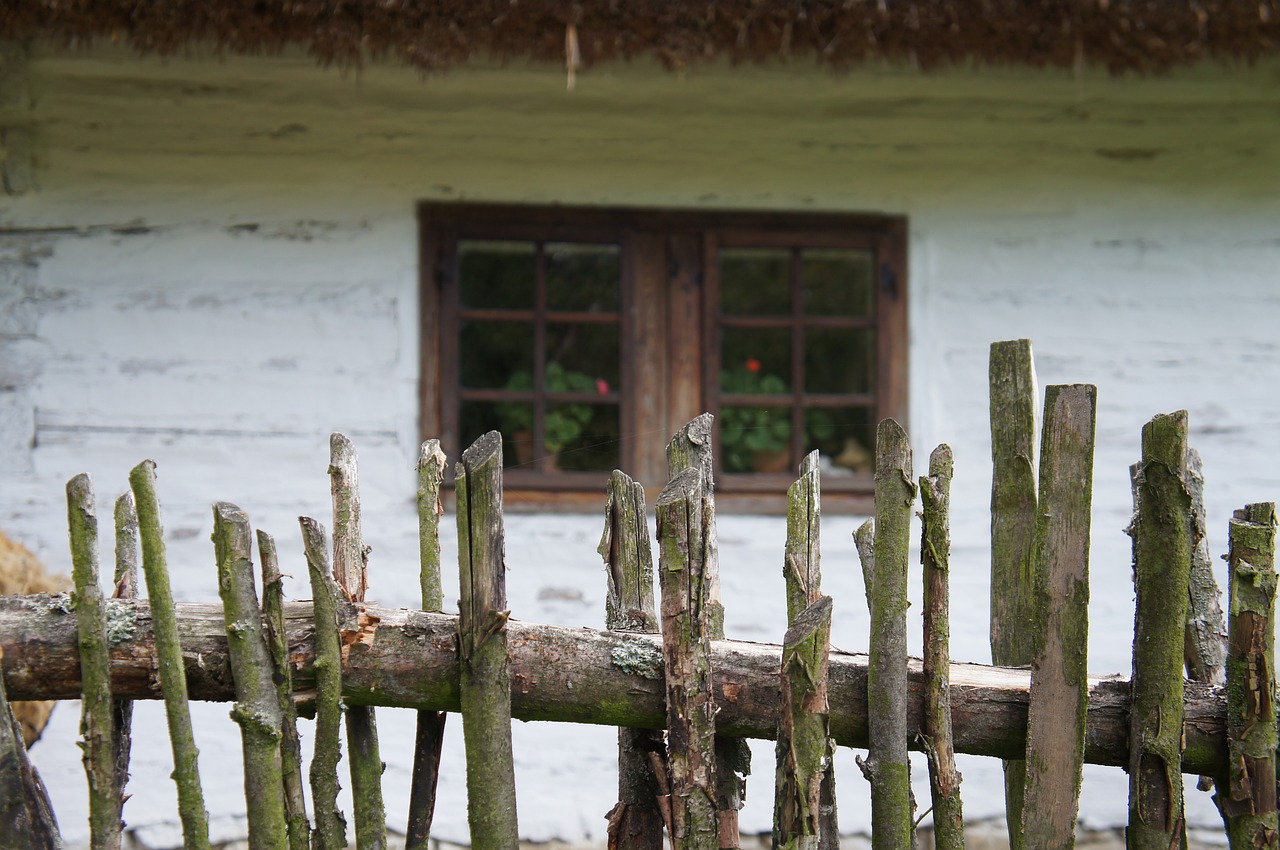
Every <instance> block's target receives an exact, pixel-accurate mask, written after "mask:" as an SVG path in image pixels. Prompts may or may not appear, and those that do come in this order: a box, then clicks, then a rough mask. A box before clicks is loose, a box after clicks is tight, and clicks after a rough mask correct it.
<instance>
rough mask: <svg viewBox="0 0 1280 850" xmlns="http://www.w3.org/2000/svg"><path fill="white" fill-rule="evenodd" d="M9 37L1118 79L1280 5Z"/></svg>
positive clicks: (767, 8)
mask: <svg viewBox="0 0 1280 850" xmlns="http://www.w3.org/2000/svg"><path fill="white" fill-rule="evenodd" d="M3 6H4V10H3V12H0V38H2V39H25V38H30V37H39V38H44V39H48V40H51V41H53V42H55V43H62V44H78V43H82V42H86V41H92V40H107V39H109V40H111V41H113V42H116V41H119V42H123V43H126V44H129V45H132V46H133V47H135V48H137V49H138V50H140V51H143V52H146V53H161V54H164V53H173V52H175V51H178V50H180V49H181V48H183V47H184V46H185V45H187V44H188V43H201V44H209V45H213V46H215V47H216V48H218V49H222V50H228V51H232V52H235V53H260V52H271V51H277V50H280V49H282V48H284V47H300V48H302V49H304V50H306V51H307V52H309V53H311V54H312V55H314V56H315V57H316V58H317V59H318V60H319V61H321V62H324V63H337V64H341V65H348V66H349V65H358V64H359V63H360V62H362V61H363V60H365V59H366V58H369V57H398V58H400V59H402V60H403V61H405V62H407V63H409V64H410V65H414V66H417V67H419V68H423V69H428V70H434V69H441V68H447V67H450V66H453V65H457V64H459V63H462V62H464V61H466V60H468V59H471V58H477V59H480V58H496V59H500V60H508V59H526V58H527V59H535V60H548V61H556V62H564V61H565V56H566V41H568V40H570V39H569V38H568V36H570V34H572V41H576V43H577V47H578V50H579V52H580V54H581V62H582V64H583V65H587V66H589V65H592V64H595V63H599V62H604V61H609V60H616V59H629V58H632V57H637V56H642V55H651V56H656V57H657V58H658V59H659V60H661V61H662V62H663V63H664V64H666V65H667V66H668V67H672V68H679V67H683V66H686V65H689V64H691V63H696V62H699V61H704V60H709V59H717V58H726V59H729V60H731V61H734V62H740V61H752V62H759V61H769V60H778V59H788V58H794V59H816V60H817V61H819V62H821V63H823V64H825V65H828V66H830V67H834V68H848V67H852V66H856V65H858V64H861V63H864V62H867V61H873V60H889V61H894V62H908V63H915V64H918V65H919V66H921V67H924V68H932V67H937V66H942V65H948V64H955V63H966V62H979V63H989V64H1006V65H1032V66H1057V67H1072V66H1077V65H1080V64H1092V65H1100V66H1104V67H1106V68H1109V69H1110V70H1111V71H1113V72H1117V73H1119V72H1124V71H1162V70H1166V69H1168V68H1172V67H1174V66H1178V65H1186V64H1190V63H1193V62H1197V61H1199V60H1201V59H1205V58H1215V59H1227V60H1253V59H1256V58H1259V57H1262V56H1265V55H1270V54H1276V53H1277V52H1280V0H786V2H783V0H701V1H700V2H681V1H680V0H579V2H568V0H433V1H432V0H3Z"/></svg>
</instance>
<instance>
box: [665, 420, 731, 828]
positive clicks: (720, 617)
mask: <svg viewBox="0 0 1280 850" xmlns="http://www.w3.org/2000/svg"><path fill="white" fill-rule="evenodd" d="M713 420H714V417H713V416H712V415H711V414H710V413H703V414H702V415H701V416H698V417H695V418H694V419H693V420H691V421H690V422H689V423H688V424H686V425H685V426H684V427H683V428H681V429H680V430H679V431H678V432H676V434H675V436H674V437H672V438H671V442H670V443H668V444H667V475H668V477H669V478H675V477H676V476H677V475H679V474H680V473H681V472H682V471H684V470H686V469H695V470H697V471H698V474H699V475H700V476H701V479H702V522H703V525H704V526H705V531H704V533H703V535H702V541H703V546H705V547H706V554H705V556H704V558H703V562H704V563H705V565H706V566H705V570H706V577H707V578H706V580H707V599H708V602H707V605H708V611H709V615H710V633H709V634H710V637H711V639H712V640H721V639H723V638H724V603H723V602H722V601H721V597H720V544H719V539H718V537H717V531H716V501H715V451H714V446H713V438H712V428H711V425H712V422H713ZM750 773H751V749H750V748H749V747H748V746H747V742H746V741H743V740H742V739H740V738H733V737H730V736H726V735H719V736H717V737H716V771H715V776H716V810H717V811H718V812H719V824H720V825H719V830H720V847H721V850H734V848H737V846H738V844H739V841H740V837H741V833H740V831H739V829H738V810H739V809H741V808H742V806H743V803H744V802H745V800H746V796H747V779H746V777H747V776H748V775H750Z"/></svg>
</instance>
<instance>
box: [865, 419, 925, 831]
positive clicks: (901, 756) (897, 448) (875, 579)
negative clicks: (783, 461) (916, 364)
mask: <svg viewBox="0 0 1280 850" xmlns="http://www.w3.org/2000/svg"><path fill="white" fill-rule="evenodd" d="M875 480H876V517H875V526H874V529H875V532H874V533H875V558H874V562H873V563H871V564H867V563H864V565H863V570H864V575H865V574H866V573H869V574H870V578H871V582H870V585H869V590H868V598H869V599H870V602H871V644H870V658H869V661H868V665H867V728H868V746H867V758H866V760H865V761H862V760H859V765H860V766H861V767H862V772H863V774H864V775H865V776H866V777H867V781H869V782H870V783H871V842H872V844H871V846H872V847H873V848H874V850H906V848H908V847H910V846H911V836H912V834H913V832H914V823H913V819H914V812H913V804H912V799H911V766H910V762H909V761H908V757H907V560H908V555H909V553H910V550H911V540H910V536H911V506H912V505H913V504H914V502H915V496H916V486H915V482H914V481H913V480H912V476H911V444H910V442H909V441H908V439H907V434H906V432H905V431H903V430H902V426H901V425H899V424H898V423H897V422H896V421H894V420H893V419H885V420H883V421H882V422H881V423H880V426H879V428H877V430H876V473H875Z"/></svg>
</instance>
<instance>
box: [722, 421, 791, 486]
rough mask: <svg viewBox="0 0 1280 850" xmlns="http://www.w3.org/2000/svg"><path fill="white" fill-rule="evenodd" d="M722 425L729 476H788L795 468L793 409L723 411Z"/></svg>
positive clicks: (723, 453)
mask: <svg viewBox="0 0 1280 850" xmlns="http://www.w3.org/2000/svg"><path fill="white" fill-rule="evenodd" d="M719 425H720V440H719V445H720V465H721V468H722V469H723V470H724V471H725V472H785V471H787V469H789V468H790V467H791V466H792V463H791V409H790V407H787V406H783V405H775V406H773V407H745V406H744V407H722V408H720V417H719Z"/></svg>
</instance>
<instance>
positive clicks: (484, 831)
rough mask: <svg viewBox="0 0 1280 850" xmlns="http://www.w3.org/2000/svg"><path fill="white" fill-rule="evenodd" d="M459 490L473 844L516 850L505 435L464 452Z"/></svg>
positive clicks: (461, 645)
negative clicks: (504, 511)
mask: <svg viewBox="0 0 1280 850" xmlns="http://www.w3.org/2000/svg"><path fill="white" fill-rule="evenodd" d="M454 492H455V494H456V498H457V513H458V567H459V570H458V571H459V574H460V577H461V591H462V593H461V595H462V599H461V601H460V605H459V610H460V617H459V622H458V662H459V667H460V668H461V671H460V672H461V675H460V682H459V684H460V689H461V706H462V737H463V740H464V742H465V744H466V751H467V816H468V819H469V821H470V823H471V846H472V847H473V848H475V850H515V848H516V846H517V845H518V844H519V841H520V837H519V826H518V824H517V820H516V779H515V767H514V761H513V757H512V751H511V668H510V659H509V658H508V656H507V617H508V615H509V614H510V612H509V611H508V610H507V579H506V560H505V557H506V556H505V545H506V542H505V540H504V537H503V522H502V519H503V518H502V435H501V434H499V433H498V432H497V431H490V432H489V433H487V434H485V435H484V436H482V437H480V439H478V440H476V441H475V442H474V443H473V444H472V445H471V447H470V448H468V449H467V450H466V451H464V452H463V453H462V462H461V463H459V464H458V467H457V473H456V475H455V481H454Z"/></svg>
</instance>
